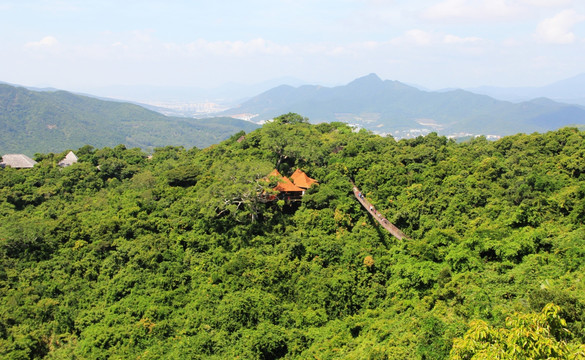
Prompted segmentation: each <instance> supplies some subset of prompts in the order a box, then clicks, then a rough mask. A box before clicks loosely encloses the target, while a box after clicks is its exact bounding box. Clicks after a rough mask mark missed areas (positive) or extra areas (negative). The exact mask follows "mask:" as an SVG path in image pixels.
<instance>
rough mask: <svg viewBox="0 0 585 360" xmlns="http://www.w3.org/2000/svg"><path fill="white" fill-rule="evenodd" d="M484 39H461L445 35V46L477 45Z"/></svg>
mask: <svg viewBox="0 0 585 360" xmlns="http://www.w3.org/2000/svg"><path fill="white" fill-rule="evenodd" d="M481 41H482V39H481V38H478V37H473V36H471V37H459V36H455V35H445V36H444V37H443V42H444V43H445V44H476V43H479V42H481Z"/></svg>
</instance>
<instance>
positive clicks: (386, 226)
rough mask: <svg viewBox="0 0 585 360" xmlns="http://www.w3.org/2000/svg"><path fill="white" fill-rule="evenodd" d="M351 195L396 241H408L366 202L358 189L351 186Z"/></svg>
mask: <svg viewBox="0 0 585 360" xmlns="http://www.w3.org/2000/svg"><path fill="white" fill-rule="evenodd" d="M353 194H354V195H355V197H356V199H358V201H359V202H360V204H362V206H363V207H364V208H365V209H366V210H367V211H368V212H369V213H370V214H371V215H372V216H373V217H374V219H376V220H377V221H378V222H379V223H380V225H382V227H383V228H384V229H386V230H388V232H389V233H390V234H392V236H394V237H395V238H397V239H398V240H402V239H404V238H406V239H408V236H406V235H405V234H404V233H403V232H402V231H400V229H399V228H397V227H396V226H395V225H394V224H392V223H391V222H390V221H388V220H387V219H386V218H385V217H384V216H383V215H382V214H381V213H380V212H379V211H378V210H376V208H375V207H374V206H373V205H372V204H370V202H369V201H368V200H366V198H365V197H364V196H363V194H362V192H361V191H360V189H358V188H357V187H356V186H355V185H353Z"/></svg>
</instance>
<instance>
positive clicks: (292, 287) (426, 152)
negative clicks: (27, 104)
mask: <svg viewBox="0 0 585 360" xmlns="http://www.w3.org/2000/svg"><path fill="white" fill-rule="evenodd" d="M240 135H241V134H237V135H234V136H233V137H232V138H230V139H228V140H226V141H225V142H222V143H220V144H218V145H214V146H211V147H208V148H206V149H203V150H197V149H192V150H185V149H183V148H178V147H165V148H158V149H156V150H155V152H154V156H153V158H152V159H150V160H148V159H147V158H146V156H145V155H144V154H143V153H142V152H140V150H138V149H127V148H125V147H123V146H117V147H114V148H102V149H92V148H91V147H84V148H81V149H79V150H78V151H77V152H76V153H77V154H78V156H79V158H80V162H79V163H77V164H74V165H72V166H70V167H67V168H64V169H61V168H59V167H57V166H56V163H57V161H59V160H60V158H61V157H62V155H64V154H55V155H52V154H51V155H45V156H39V157H38V158H37V160H39V164H38V165H37V166H36V167H35V168H34V169H30V170H15V169H11V168H6V169H4V170H1V171H0V192H1V193H0V195H1V196H0V214H1V219H2V220H1V223H0V262H1V266H0V357H2V358H10V359H31V358H47V359H71V358H82V359H109V358H140V359H160V358H169V359H235V358H240V359H279V358H282V359H314V358H316V359H446V358H448V357H449V354H450V351H451V348H452V347H453V343H455V344H456V350H453V352H452V353H451V357H452V358H453V359H469V358H471V356H472V355H473V354H474V353H479V352H481V351H486V350H485V349H488V350H487V351H488V353H489V349H492V350H493V351H496V350H497V351H501V352H502V354H503V355H502V357H501V358H503V359H508V358H509V359H512V358H519V357H514V356H511V355H510V354H511V353H513V351H516V353H515V354H521V353H523V352H526V353H530V354H534V353H535V352H536V351H541V350H542V351H541V352H540V353H542V354H544V353H547V351H548V354H549V355H548V356H552V357H554V358H563V359H570V358H578V355H576V354H577V352H578V348H577V347H578V346H579V345H580V344H581V345H580V346H583V345H582V344H583V343H584V342H585V329H584V326H585V323H584V321H585V282H584V274H585V228H584V226H583V222H584V220H585V134H584V133H582V132H580V131H579V130H577V129H571V128H566V129H562V130H558V131H555V132H548V133H545V134H532V135H515V136H510V137H506V138H503V139H501V140H499V141H496V142H488V141H486V140H485V139H483V138H477V139H475V140H473V141H471V142H469V143H463V144H457V143H455V142H453V141H449V140H447V139H446V138H444V137H439V136H437V135H436V134H431V135H428V136H426V137H420V138H417V139H413V140H401V141H398V142H397V141H395V140H394V139H392V138H389V137H379V136H376V135H372V134H371V133H369V132H367V131H360V132H357V133H354V132H352V131H351V129H350V128H348V127H347V126H346V125H343V124H340V123H333V124H320V125H310V124H308V123H306V121H305V120H304V119H302V118H300V117H299V116H296V115H294V114H288V115H286V116H282V117H280V118H279V119H277V121H275V122H273V123H269V124H266V125H264V126H263V127H262V128H261V129H258V130H255V131H253V132H251V133H249V134H246V135H245V138H244V140H243V141H240V142H238V141H236V140H237V139H239V138H240ZM98 165H99V170H98V168H97V166H98ZM275 167H276V168H278V170H279V171H280V172H281V173H283V174H284V175H290V174H291V173H292V172H293V171H294V170H295V169H296V168H297V167H300V168H301V169H303V170H304V171H305V172H306V173H307V174H308V175H309V176H311V177H313V178H315V179H317V180H318V181H319V185H318V186H315V187H312V188H311V189H310V190H309V191H308V192H307V193H306V195H305V196H304V197H303V200H302V202H301V203H299V204H288V203H286V202H284V201H277V202H268V203H264V202H262V201H260V199H261V198H260V194H262V192H263V191H264V190H266V189H271V187H272V186H274V185H273V184H272V185H271V184H268V183H267V181H266V180H264V179H265V177H266V175H267V174H268V173H269V172H270V171H271V170H272V169H274V168H275ZM350 180H354V181H355V183H356V185H357V186H358V187H360V189H361V190H362V191H363V193H364V195H365V196H366V198H367V199H368V200H370V201H371V202H372V203H373V204H374V205H375V206H376V207H377V209H378V210H379V211H380V212H382V213H383V214H384V215H385V216H386V217H387V218H388V219H389V220H391V221H392V222H393V223H395V224H396V225H397V226H398V227H399V228H401V230H402V231H404V232H405V233H406V234H408V236H409V237H410V239H406V240H402V241H398V240H396V239H395V238H393V237H391V236H390V235H389V234H388V233H386V232H385V231H384V230H383V229H382V228H381V227H379V226H378V225H377V223H376V222H375V221H374V220H373V219H371V218H370V217H369V215H368V213H367V212H366V211H365V210H364V209H363V208H361V207H360V205H359V203H358V202H357V200H356V199H355V198H354V197H353V194H352V185H351V182H350ZM551 303H554V304H556V305H558V306H560V312H559V313H558V314H557V313H556V312H555V311H556V310H555V309H556V308H555V307H552V305H547V304H551ZM543 308H544V310H543ZM541 310H543V312H542V313H541ZM558 316H560V317H561V318H563V319H565V320H566V323H563V322H562V321H561V320H560V318H559V317H558ZM507 317H510V320H509V321H507V322H506V318H507ZM508 328H509V329H510V330H509V331H510V334H513V335H514V336H516V337H517V338H518V339H520V340H518V341H517V342H514V343H513V344H512V343H511V340H510V339H516V337H512V336H508V335H507V334H508V333H507V332H506V331H508V330H506V329H508ZM468 329H470V330H469V332H467V331H468ZM562 329H567V330H568V331H570V333H569V332H566V331H564V330H562ZM541 330H542V331H541ZM547 331H548V332H547ZM466 332H467V334H466ZM536 333H538V334H536ZM478 334H479V335H478ZM481 334H483V335H481ZM514 341H515V340H514ZM506 342H507V343H506ZM482 346H483V348H482ZM481 349H483V350H481ZM583 350H584V348H583V347H581V351H583ZM506 352H507V353H506ZM540 353H539V354H540ZM493 354H494V352H492V353H491V355H492V356H493ZM506 354H508V355H506ZM551 354H552V355H551ZM563 354H564V355H563ZM571 354H572V355H571ZM506 356H507V357H506ZM515 356H516V355H515ZM517 356H519V355H517ZM543 356H544V355H543ZM532 358H539V359H540V358H545V357H542V356H541V357H538V356H534V355H533V356H532Z"/></svg>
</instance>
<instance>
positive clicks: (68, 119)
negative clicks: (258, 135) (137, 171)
mask: <svg viewBox="0 0 585 360" xmlns="http://www.w3.org/2000/svg"><path fill="white" fill-rule="evenodd" d="M257 127H258V125H256V124H253V123H250V122H247V121H242V120H237V119H233V118H228V117H224V118H210V119H191V118H179V117H167V116H164V115H162V114H159V113H157V112H154V111H150V110H147V109H145V108H143V107H140V106H138V105H134V104H129V103H124V102H116V101H104V100H99V99H95V98H90V97H86V96H81V95H75V94H72V93H69V92H66V91H52V90H51V89H48V90H45V89H43V91H31V90H28V89H25V88H22V87H16V86H11V85H6V84H0V129H1V131H0V152H1V153H2V154H6V153H25V154H27V155H33V154H34V153H36V152H41V153H48V152H61V151H64V150H66V149H77V148H79V147H81V146H84V145H86V144H89V145H92V146H95V147H105V146H110V147H112V146H116V145H118V144H125V145H126V146H128V147H140V148H142V149H144V150H147V151H148V150H152V149H153V148H155V147H162V146H167V145H176V146H185V147H187V148H190V147H193V146H196V147H207V146H209V145H212V144H215V143H218V142H220V141H222V140H224V139H226V138H228V137H229V136H231V135H233V134H234V133H236V132H238V131H240V130H244V131H251V130H253V129H255V128H257ZM0 155H1V154H0Z"/></svg>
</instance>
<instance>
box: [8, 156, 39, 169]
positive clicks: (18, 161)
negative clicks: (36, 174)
mask: <svg viewBox="0 0 585 360" xmlns="http://www.w3.org/2000/svg"><path fill="white" fill-rule="evenodd" d="M36 163H37V162H36V161H34V160H33V159H31V158H29V157H28V156H26V155H24V154H6V155H4V156H2V162H0V167H6V166H10V167H12V168H15V169H30V168H33V167H34V166H35V164H36Z"/></svg>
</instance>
